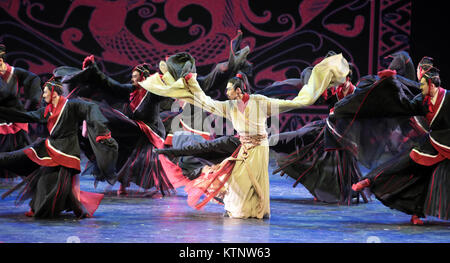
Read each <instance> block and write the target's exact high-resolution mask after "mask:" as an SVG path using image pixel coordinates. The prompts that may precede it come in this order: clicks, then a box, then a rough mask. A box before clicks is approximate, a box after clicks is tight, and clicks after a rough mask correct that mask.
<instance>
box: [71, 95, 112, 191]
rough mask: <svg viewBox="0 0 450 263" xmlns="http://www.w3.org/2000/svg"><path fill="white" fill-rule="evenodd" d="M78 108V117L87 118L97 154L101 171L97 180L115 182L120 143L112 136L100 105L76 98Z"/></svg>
mask: <svg viewBox="0 0 450 263" xmlns="http://www.w3.org/2000/svg"><path fill="white" fill-rule="evenodd" d="M74 102H75V103H76V104H77V108H78V115H79V116H78V117H79V118H80V119H81V120H86V123H87V132H88V138H89V144H90V146H91V148H92V151H93V153H94V155H95V161H96V164H97V167H98V169H99V173H98V174H97V173H96V174H95V177H96V180H98V181H108V182H110V183H111V182H114V181H115V180H116V174H115V170H116V162H117V158H118V144H117V142H116V140H114V138H112V137H111V132H110V130H109V129H108V127H107V119H106V118H105V117H104V116H103V114H102V113H101V111H100V109H99V106H98V105H97V104H95V103H92V102H87V101H83V100H74Z"/></svg>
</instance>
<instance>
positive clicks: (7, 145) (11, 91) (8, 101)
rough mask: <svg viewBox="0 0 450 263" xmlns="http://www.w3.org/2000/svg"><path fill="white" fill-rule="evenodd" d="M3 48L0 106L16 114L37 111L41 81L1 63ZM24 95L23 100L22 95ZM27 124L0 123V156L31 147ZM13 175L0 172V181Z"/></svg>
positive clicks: (4, 48) (2, 49) (4, 52)
mask: <svg viewBox="0 0 450 263" xmlns="http://www.w3.org/2000/svg"><path fill="white" fill-rule="evenodd" d="M5 56H6V47H5V45H3V44H0V106H2V107H10V108H14V109H17V110H22V111H23V110H36V109H37V107H38V106H39V102H40V98H41V93H42V91H41V87H40V86H41V80H40V78H39V77H38V76H37V75H36V74H34V73H32V72H29V71H27V70H25V69H22V68H18V67H13V66H10V65H8V64H7V63H6V62H5V61H4V59H5ZM21 94H23V96H22V95H21ZM29 129H30V127H29V125H28V123H16V122H13V123H11V122H7V121H6V120H4V119H0V152H10V151H14V150H18V149H21V148H23V147H25V146H27V145H29V144H30V142H31V141H30V138H29V135H28V132H29ZM14 176H16V174H14V173H11V171H10V170H8V169H1V170H0V178H11V177H14Z"/></svg>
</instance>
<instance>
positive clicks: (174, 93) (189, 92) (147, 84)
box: [139, 72, 231, 118]
mask: <svg viewBox="0 0 450 263" xmlns="http://www.w3.org/2000/svg"><path fill="white" fill-rule="evenodd" d="M167 75H169V76H167ZM196 77H197V74H195V73H190V74H189V75H187V76H186V78H185V79H184V78H179V79H178V80H177V81H175V82H173V83H171V84H168V83H167V82H168V81H164V80H165V79H170V73H169V72H166V73H164V75H163V76H160V75H159V74H153V75H151V76H150V77H148V78H147V79H146V80H144V81H142V82H139V84H140V85H141V86H142V87H143V88H144V89H146V90H148V91H150V92H153V93H155V94H157V95H160V96H164V97H172V98H177V99H181V100H184V101H186V102H188V103H190V104H192V105H195V106H197V107H199V108H202V109H204V110H206V111H208V112H211V113H213V114H215V115H218V116H221V117H225V118H226V117H227V116H228V113H227V112H228V109H229V107H230V103H231V102H230V101H217V100H213V99H212V98H211V97H209V96H207V95H206V94H205V93H204V92H203V90H202V89H201V87H200V85H199V84H198V82H197V79H196ZM172 79H173V78H172ZM169 83H170V82H169Z"/></svg>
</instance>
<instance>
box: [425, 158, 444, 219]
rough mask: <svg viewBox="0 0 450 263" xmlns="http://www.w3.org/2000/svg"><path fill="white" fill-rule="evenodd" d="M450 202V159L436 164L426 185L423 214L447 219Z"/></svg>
mask: <svg viewBox="0 0 450 263" xmlns="http://www.w3.org/2000/svg"><path fill="white" fill-rule="evenodd" d="M449 204H450V160H448V159H446V160H444V161H442V162H440V163H439V164H437V166H436V168H435V169H434V171H433V173H432V175H431V180H430V182H429V186H428V192H427V197H426V200H425V214H426V215H429V216H435V217H438V218H440V219H443V220H448V219H449V217H448V216H449Z"/></svg>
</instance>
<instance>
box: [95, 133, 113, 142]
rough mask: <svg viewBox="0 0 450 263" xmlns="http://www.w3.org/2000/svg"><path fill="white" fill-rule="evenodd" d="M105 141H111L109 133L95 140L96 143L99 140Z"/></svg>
mask: <svg viewBox="0 0 450 263" xmlns="http://www.w3.org/2000/svg"><path fill="white" fill-rule="evenodd" d="M106 139H111V133H108V134H105V135H100V136H97V138H95V141H96V142H99V141H101V140H106Z"/></svg>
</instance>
